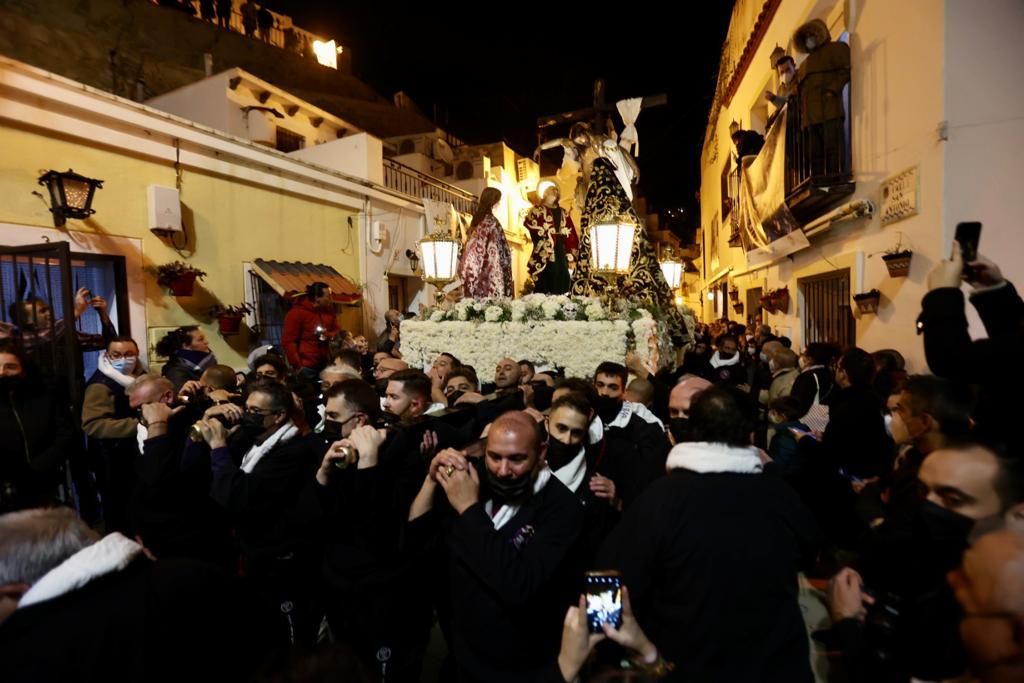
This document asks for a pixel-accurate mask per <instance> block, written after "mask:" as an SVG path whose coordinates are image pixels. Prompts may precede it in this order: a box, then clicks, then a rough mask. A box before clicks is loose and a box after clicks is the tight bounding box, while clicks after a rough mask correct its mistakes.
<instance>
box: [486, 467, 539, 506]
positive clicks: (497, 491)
mask: <svg viewBox="0 0 1024 683" xmlns="http://www.w3.org/2000/svg"><path fill="white" fill-rule="evenodd" d="M484 470H485V471H486V473H487V487H488V488H489V489H490V491H491V494H492V495H493V497H494V499H495V500H496V501H499V502H501V503H512V502H515V501H519V500H522V499H523V498H526V497H527V496H528V495H529V494H530V491H531V490H533V478H532V477H531V476H530V475H529V474H524V475H523V476H521V477H516V478H514V479H500V478H498V477H496V476H495V475H494V474H493V473H492V472H491V471H490V470H489V469H487V468H486V467H485V468H484Z"/></svg>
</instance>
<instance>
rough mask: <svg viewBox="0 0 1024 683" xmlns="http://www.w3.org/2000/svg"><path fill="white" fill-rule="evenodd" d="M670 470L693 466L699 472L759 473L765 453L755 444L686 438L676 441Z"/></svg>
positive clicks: (669, 461)
mask: <svg viewBox="0 0 1024 683" xmlns="http://www.w3.org/2000/svg"><path fill="white" fill-rule="evenodd" d="M665 469H666V470H669V471H671V470H678V469H682V470H690V471H691V472H697V473H698V474H710V473H714V472H733V473H736V474H758V473H760V472H762V471H764V465H763V464H762V463H761V457H760V456H759V455H758V452H757V449H756V448H754V447H753V446H744V447H742V448H737V447H736V446H726V445H725V444H722V443H707V442H703V441H702V442H686V443H681V444H678V445H676V446H675V447H674V448H673V449H672V450H671V451H669V454H668V460H667V461H666V462H665Z"/></svg>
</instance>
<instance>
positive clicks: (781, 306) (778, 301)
mask: <svg viewBox="0 0 1024 683" xmlns="http://www.w3.org/2000/svg"><path fill="white" fill-rule="evenodd" d="M768 296H769V297H771V300H772V305H773V306H774V307H775V310H776V311H779V312H781V313H785V312H786V311H787V310H788V309H789V287H780V288H779V289H775V290H772V291H771V292H770V293H769V294H768Z"/></svg>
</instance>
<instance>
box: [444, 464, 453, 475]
mask: <svg viewBox="0 0 1024 683" xmlns="http://www.w3.org/2000/svg"><path fill="white" fill-rule="evenodd" d="M454 472H455V465H448V467H445V468H444V476H446V477H450V476H452V474H453V473H454Z"/></svg>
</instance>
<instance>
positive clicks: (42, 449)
mask: <svg viewBox="0 0 1024 683" xmlns="http://www.w3.org/2000/svg"><path fill="white" fill-rule="evenodd" d="M0 435H2V436H0V511H3V512H9V511H11V510H17V509H22V508H27V507H37V506H40V505H47V504H50V503H52V502H54V501H55V500H56V497H57V490H58V487H59V486H60V484H61V466H62V465H63V464H64V463H65V462H66V461H67V460H68V459H69V458H70V457H71V456H72V454H73V452H74V451H76V450H78V449H79V448H80V447H81V439H80V437H79V436H78V432H77V430H76V429H75V424H74V421H73V418H72V414H71V405H70V402H68V401H66V400H64V399H63V398H62V397H61V395H60V392H58V391H57V390H56V389H55V388H53V387H52V386H51V385H49V383H47V382H45V381H44V380H42V379H40V378H38V377H35V376H23V377H21V378H19V379H18V380H16V381H15V382H14V383H13V384H11V385H9V386H8V388H7V390H6V391H0Z"/></svg>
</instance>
